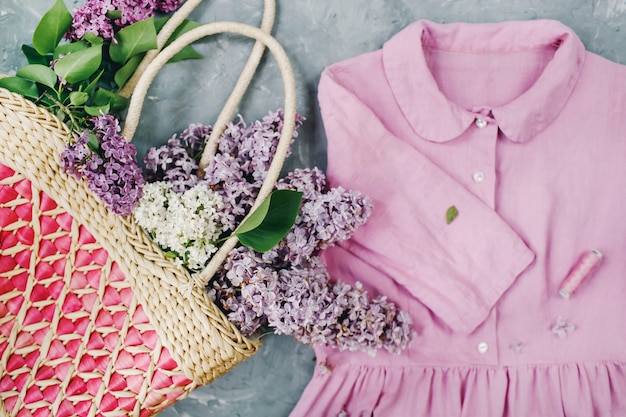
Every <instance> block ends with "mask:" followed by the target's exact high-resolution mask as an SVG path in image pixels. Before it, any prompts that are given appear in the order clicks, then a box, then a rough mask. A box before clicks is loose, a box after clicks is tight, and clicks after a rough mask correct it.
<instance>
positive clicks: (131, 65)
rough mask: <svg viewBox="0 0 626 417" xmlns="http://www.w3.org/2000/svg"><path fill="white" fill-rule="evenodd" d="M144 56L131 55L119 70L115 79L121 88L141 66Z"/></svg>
mask: <svg viewBox="0 0 626 417" xmlns="http://www.w3.org/2000/svg"><path fill="white" fill-rule="evenodd" d="M142 57H143V55H135V56H134V57H131V58H130V59H129V60H128V62H126V64H124V66H123V67H122V68H120V69H119V70H117V72H116V73H115V76H114V77H113V79H114V80H115V84H117V86H118V87H119V88H122V87H123V86H124V84H126V81H128V79H129V78H130V77H131V76H132V75H133V74H134V72H135V70H136V69H137V68H138V67H139V63H140V62H141V59H142Z"/></svg>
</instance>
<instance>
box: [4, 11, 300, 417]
mask: <svg viewBox="0 0 626 417" xmlns="http://www.w3.org/2000/svg"><path fill="white" fill-rule="evenodd" d="M199 1H201V0H193V1H192V0H189V1H188V2H187V3H186V4H185V5H183V7H182V8H181V9H180V10H179V12H181V13H180V14H178V17H177V18H176V19H175V18H174V17H173V18H172V19H171V21H175V20H178V21H181V20H182V19H184V17H185V16H186V14H188V13H189V11H190V10H191V9H192V8H193V7H195V4H197V3H199ZM268 10H269V12H268ZM268 16H269V17H268ZM263 22H264V23H263V25H262V26H261V29H259V28H256V27H253V26H248V25H244V24H241V23H232V22H218V23H211V24H206V25H203V26H200V27H198V28H196V29H194V30H192V31H190V32H188V33H186V34H185V35H183V36H182V37H181V38H179V39H177V40H176V41H174V42H173V43H172V44H171V45H170V46H168V47H167V48H165V49H163V50H161V51H160V52H158V53H153V54H149V56H147V58H146V60H145V62H144V64H142V67H141V76H140V77H138V79H136V80H133V83H132V84H133V87H131V90H132V89H134V93H133V95H132V97H131V103H130V107H129V112H128V116H127V119H126V123H125V130H124V133H125V134H126V135H127V137H128V138H131V137H132V136H133V135H134V132H135V128H136V126H137V121H138V117H139V114H140V112H141V106H142V102H143V99H144V97H145V95H146V92H147V91H148V87H149V85H150V83H151V82H152V80H153V78H154V76H155V75H156V73H157V72H158V70H159V69H160V68H161V67H162V66H163V65H164V64H165V63H166V62H167V61H168V60H169V58H170V57H171V56H173V55H174V54H176V52H178V51H179V50H180V49H182V48H183V47H184V46H185V45H187V44H189V43H191V42H194V41H195V40H197V39H200V38H202V37H205V36H209V35H212V34H215V33H221V32H232V33H237V34H241V35H243V36H247V37H250V38H254V39H256V40H257V42H256V44H255V46H254V49H253V52H252V54H251V57H250V59H249V61H248V63H247V65H246V67H245V68H244V70H243V72H242V75H241V76H240V78H239V80H238V82H237V84H236V86H235V90H234V92H233V93H232V94H231V96H230V97H229V99H228V101H227V103H226V106H225V108H224V110H223V111H222V113H221V114H220V116H219V117H218V120H217V122H216V123H215V129H214V131H213V133H214V134H213V135H212V136H211V138H210V140H209V145H208V146H207V148H206V151H205V154H204V155H203V158H202V162H201V166H206V165H207V164H208V162H209V161H210V158H211V155H212V154H211V153H212V152H215V149H216V147H217V138H218V136H219V135H220V133H221V131H222V130H221V129H219V127H221V126H223V125H224V123H225V122H226V121H227V120H230V118H231V117H232V115H233V113H234V111H235V108H236V106H237V104H238V102H239V100H240V99H241V97H242V96H243V93H244V91H245V89H246V87H247V85H248V83H249V80H250V78H251V77H252V74H253V73H254V71H255V69H256V66H257V65H258V62H259V60H260V57H261V55H262V53H263V50H264V47H265V46H267V47H268V48H269V49H270V51H271V52H272V53H273V55H274V57H275V58H276V60H277V61H278V63H279V68H280V71H281V75H282V76H283V81H284V86H285V121H284V126H283V131H282V134H281V138H280V141H279V145H278V149H277V151H276V155H275V157H274V161H273V163H272V166H271V168H270V172H269V174H268V177H267V179H266V182H265V183H264V185H263V187H262V189H261V192H260V194H259V196H258V199H257V203H256V204H257V205H258V204H259V203H260V202H261V201H262V200H263V199H264V198H265V197H266V196H267V195H268V194H269V193H270V192H271V190H272V189H273V186H274V183H275V181H276V179H277V178H278V175H279V172H280V169H281V167H282V163H283V161H284V159H285V156H286V153H287V148H288V146H289V142H290V140H291V137H292V134H293V129H294V124H295V83H294V80H293V75H292V73H291V68H290V65H289V61H288V59H287V57H286V55H285V53H284V51H283V49H282V48H281V46H280V45H279V44H278V43H277V42H276V40H275V39H274V38H272V37H271V36H270V35H268V34H267V32H266V31H268V26H269V27H271V26H272V23H273V1H270V0H267V1H266V13H265V14H264V19H263ZM175 26H176V25H175V24H172V26H171V27H170V28H169V29H168V28H167V27H165V28H164V29H163V31H167V30H170V33H171V31H173V29H172V28H175ZM160 42H161V43H160V44H161V45H162V44H163V41H162V40H161V41H160ZM135 81H136V85H135ZM68 134H69V131H68V128H67V127H66V126H65V125H64V124H63V123H61V122H59V120H58V119H56V117H54V116H53V115H51V114H50V113H48V112H47V111H45V110H43V109H41V108H38V107H37V106H35V105H34V104H33V103H31V102H30V101H27V100H25V99H24V98H23V97H21V96H19V95H16V94H12V93H10V92H8V91H7V90H4V89H0V414H1V415H7V416H31V415H32V416H55V417H64V416H126V415H131V416H148V415H152V414H154V413H155V412H158V411H160V410H162V409H163V408H165V407H166V406H168V405H170V404H172V403H173V402H175V401H176V400H178V399H181V398H183V397H184V396H186V395H187V394H188V393H189V392H190V391H191V390H193V389H194V388H196V387H198V386H199V385H204V384H208V383H210V382H211V381H212V380H214V379H215V378H217V377H218V376H220V375H222V374H224V373H225V372H227V371H228V370H230V369H232V367H234V366H235V365H236V364H238V363H239V362H241V361H243V360H245V359H246V358H248V357H250V356H251V355H253V354H254V353H255V352H256V350H257V349H258V347H259V345H258V343H257V342H255V341H252V340H249V339H247V338H245V337H243V336H242V335H241V333H240V332H239V331H238V330H237V328H235V327H234V326H233V325H232V324H231V323H230V322H229V321H228V320H227V318H226V317H225V316H224V314H223V313H222V312H221V311H220V310H219V309H218V308H217V307H216V306H215V305H214V304H213V303H212V302H211V300H210V298H209V297H208V295H207V293H206V292H205V291H204V288H203V287H204V285H206V284H207V283H208V280H209V279H210V278H211V276H212V275H213V274H214V273H215V272H216V271H217V269H218V268H219V267H220V265H221V264H222V263H223V261H224V259H225V257H226V256H227V255H228V253H229V251H230V250H232V248H234V246H235V245H236V243H237V242H236V239H230V240H228V241H226V243H225V244H224V245H223V246H222V248H221V249H220V250H219V251H218V252H217V253H216V254H215V255H214V257H213V259H212V261H211V263H210V264H209V266H208V267H207V268H206V269H205V270H204V271H202V272H201V273H199V274H196V275H195V276H193V277H192V276H190V275H189V274H188V272H187V271H186V270H184V269H182V268H179V267H177V266H175V265H174V263H173V262H172V261H171V260H169V259H167V258H166V257H165V256H164V254H163V252H162V251H161V250H160V249H159V248H158V247H157V246H156V245H155V244H154V243H153V242H152V241H151V240H150V238H149V237H147V235H146V234H145V233H144V232H143V231H142V230H141V229H140V228H139V226H137V225H136V224H135V222H134V221H133V219H132V217H127V218H123V217H119V216H117V215H115V214H113V213H111V212H109V211H108V210H107V209H106V208H105V206H104V204H103V203H101V202H100V201H99V200H97V199H96V198H95V197H94V196H93V195H92V193H91V192H90V191H89V190H88V189H87V187H86V184H84V183H83V182H78V181H76V180H74V179H73V178H71V177H70V176H68V175H66V174H65V173H63V172H62V169H61V167H60V165H59V153H60V152H61V150H62V149H63V147H64V145H65V141H66V138H67V136H68Z"/></svg>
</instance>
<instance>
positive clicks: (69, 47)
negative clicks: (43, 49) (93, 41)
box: [52, 41, 89, 59]
mask: <svg viewBox="0 0 626 417" xmlns="http://www.w3.org/2000/svg"><path fill="white" fill-rule="evenodd" d="M87 48H89V44H88V43H87V42H85V41H78V42H72V43H64V44H63V45H59V46H57V47H56V48H54V52H53V54H52V57H53V58H54V59H59V57H60V56H65V55H67V54H70V53H74V52H78V51H82V50H84V49H87Z"/></svg>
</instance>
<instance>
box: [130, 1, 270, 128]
mask: <svg viewBox="0 0 626 417" xmlns="http://www.w3.org/2000/svg"><path fill="white" fill-rule="evenodd" d="M202 1H203V0H187V1H185V2H184V3H183V4H182V6H180V8H179V9H178V10H177V11H176V12H174V13H173V14H172V16H171V17H170V18H169V20H168V21H167V22H166V23H165V24H164V25H163V27H162V28H161V30H160V31H159V33H158V34H157V48H156V49H152V50H150V51H148V52H146V55H145V56H144V57H143V59H142V60H141V62H140V63H139V66H138V67H137V69H136V70H135V72H134V73H133V75H132V76H131V77H130V78H129V79H128V81H126V83H125V84H124V86H122V89H121V90H120V91H119V93H118V94H119V95H121V96H123V97H130V95H131V94H132V93H133V91H134V90H135V88H136V86H137V82H138V81H139V78H140V77H141V75H142V74H143V73H144V71H145V70H146V68H147V67H148V65H150V63H151V62H152V61H153V60H154V58H156V56H157V55H158V54H159V52H160V51H161V50H162V49H163V47H164V46H165V43H166V42H167V41H168V39H169V38H170V36H172V34H173V33H174V31H175V30H176V29H177V28H178V27H179V26H180V25H181V24H182V23H183V21H184V20H185V19H186V18H187V17H189V15H190V14H191V12H192V11H193V10H194V9H195V8H196V7H198V5H199V4H200V3H202ZM275 17H276V1H275V0H264V4H263V18H262V20H261V30H263V31H264V32H267V33H270V32H271V31H272V27H273V26H274V18H275ZM264 50H265V45H264V44H263V43H262V42H256V43H255V44H254V47H253V48H252V52H251V53H250V57H249V58H248V62H246V65H245V66H244V69H243V71H242V73H241V75H240V77H239V78H240V79H239V80H237V84H236V86H235V91H237V90H238V89H237V86H238V85H239V84H240V83H241V84H245V85H246V87H247V85H248V84H249V83H250V80H249V79H247V74H248V73H254V71H255V70H256V68H257V66H258V65H259V62H260V61H261V56H262V55H263V51H264ZM250 78H252V77H251V76H250ZM235 91H233V93H232V95H231V97H229V98H228V100H227V102H226V103H227V104H228V103H230V102H231V101H234V102H236V103H239V102H240V101H241V97H237V96H236V95H235ZM244 91H245V87H244ZM235 106H236V105H235ZM225 107H226V106H225ZM220 116H221V115H220ZM231 118H232V114H231V115H230V116H228V117H226V118H225V119H226V120H225V121H228V120H230V119H231ZM218 120H219V117H218Z"/></svg>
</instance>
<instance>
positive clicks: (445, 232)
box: [319, 70, 534, 333]
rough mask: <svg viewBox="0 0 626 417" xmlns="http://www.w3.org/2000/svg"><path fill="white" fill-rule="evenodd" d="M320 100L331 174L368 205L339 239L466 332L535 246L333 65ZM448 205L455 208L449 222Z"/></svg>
mask: <svg viewBox="0 0 626 417" xmlns="http://www.w3.org/2000/svg"><path fill="white" fill-rule="evenodd" d="M319 102H320V107H321V112H322V119H323V122H324V128H325V130H326V136H327V138H328V167H327V174H328V180H329V182H330V184H331V185H333V186H339V185H341V186H343V187H346V188H352V189H356V190H360V191H362V192H364V193H365V194H367V195H369V196H370V198H371V199H372V202H373V206H374V207H373V212H372V216H371V217H370V219H369V220H368V222H367V223H366V224H365V226H363V227H362V228H361V229H359V230H358V231H357V232H356V234H355V235H354V236H353V238H352V239H351V240H349V241H347V242H345V243H344V244H343V246H344V248H345V249H347V250H348V252H349V253H351V254H352V255H353V256H357V257H359V258H360V259H362V260H364V261H365V262H367V263H369V264H370V265H372V266H373V267H374V268H377V269H379V270H381V271H382V272H384V273H385V274H386V275H387V276H389V277H390V278H391V279H393V280H395V281H396V282H397V283H399V284H400V285H402V286H404V287H405V288H406V289H407V290H408V292H409V293H410V294H411V295H412V296H413V297H415V298H416V299H418V300H419V301H420V302H421V303H423V304H424V305H425V306H426V307H428V308H429V309H430V310H431V311H432V312H433V313H434V314H435V315H437V316H438V317H439V318H440V319H441V320H442V321H443V322H445V323H446V324H447V325H448V326H449V327H451V328H452V329H454V330H456V331H462V332H466V333H470V332H471V331H473V330H474V329H475V328H476V327H477V326H479V325H480V324H481V323H482V322H483V321H484V320H485V319H486V318H487V316H488V314H489V311H490V309H491V308H492V307H493V306H494V304H495V303H496V302H497V301H498V299H499V298H500V297H501V296H502V294H503V293H504V292H505V291H506V290H507V289H508V288H509V287H510V286H511V285H512V284H513V282H514V281H515V279H516V278H517V277H518V275H519V274H520V273H521V272H522V271H523V270H524V269H526V268H527V267H528V265H529V264H530V263H531V262H532V261H533V259H534V254H533V252H532V251H531V250H530V249H529V248H528V247H527V246H526V244H525V243H524V242H523V240H522V239H521V238H520V237H519V236H518V235H517V233H516V232H515V231H514V230H513V229H512V228H511V227H510V226H509V225H508V224H507V223H506V222H505V221H504V220H503V219H502V218H501V217H500V216H499V215H498V214H497V213H496V211H494V210H493V209H492V208H491V207H489V206H488V205H487V204H485V203H483V202H482V201H481V200H480V199H479V198H477V197H476V196H475V195H474V194H472V193H471V192H470V191H468V190H467V189H466V188H465V187H464V186H463V185H461V184H459V183H458V182H457V181H455V180H454V179H453V178H451V176H450V175H448V174H447V173H446V172H445V171H444V170H443V169H441V168H440V167H438V166H437V165H435V164H434V163H433V162H432V161H430V160H429V159H428V158H427V157H426V156H424V155H423V154H421V153H420V152H419V151H417V150H416V149H415V148H413V147H412V146H410V145H408V144H407V143H405V142H404V141H402V140H400V139H399V138H397V137H395V136H394V135H392V134H391V133H390V132H389V131H388V130H387V129H386V128H385V127H384V125H383V124H382V123H381V121H380V120H379V119H378V118H377V116H376V115H375V114H374V113H373V112H372V110H371V109H370V108H368V107H367V106H366V105H365V104H364V103H363V102H362V101H360V100H359V98H358V97H356V96H355V94H353V93H352V92H351V91H349V90H348V89H346V88H344V87H343V86H342V85H341V84H340V83H339V82H338V81H337V80H336V79H335V77H334V76H333V74H332V72H330V71H329V70H326V71H325V72H324V73H323V74H322V79H321V81H320V86H319ZM451 206H455V207H456V208H457V210H458V217H457V218H456V219H454V221H452V222H451V223H450V224H447V221H446V212H447V210H448V209H449V208H450V207H451ZM346 261H349V260H346ZM336 278H337V279H340V278H341V277H336ZM359 279H360V280H362V281H367V277H359Z"/></svg>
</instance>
